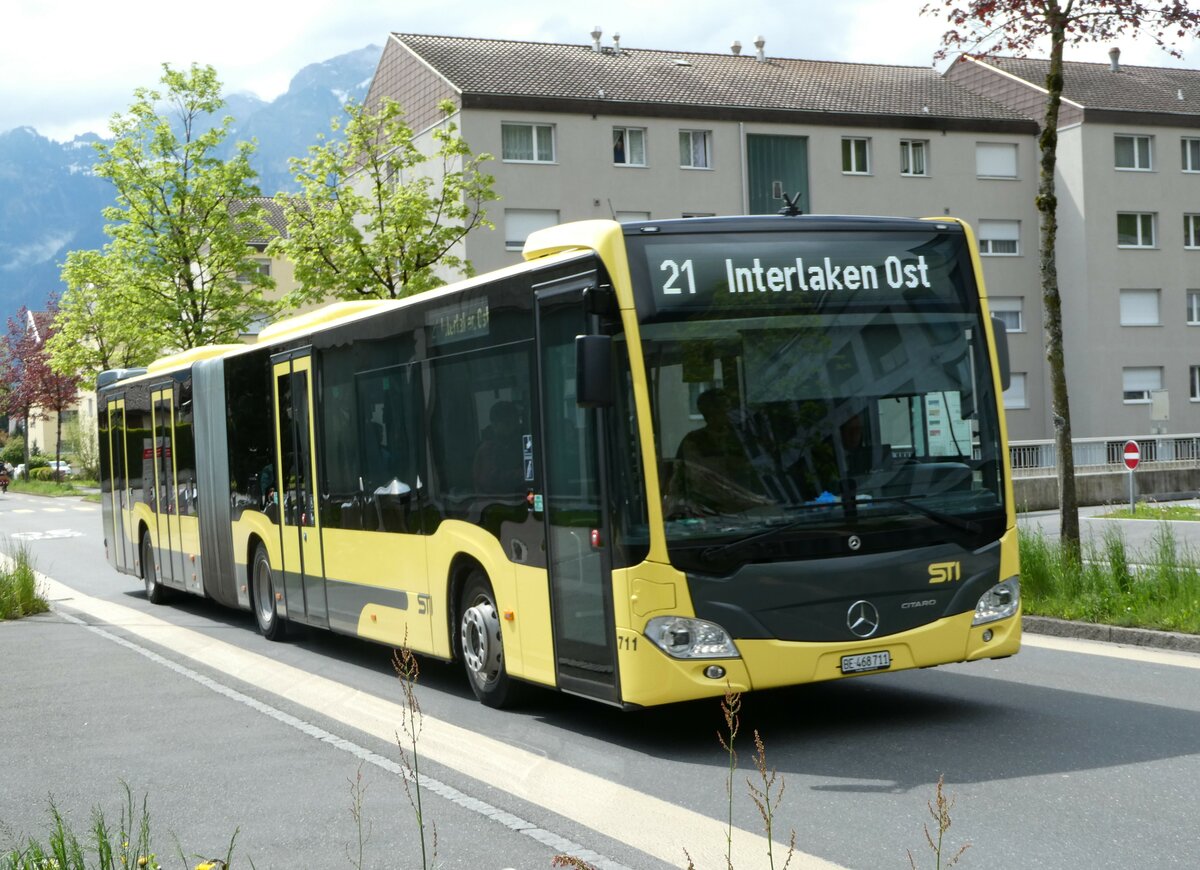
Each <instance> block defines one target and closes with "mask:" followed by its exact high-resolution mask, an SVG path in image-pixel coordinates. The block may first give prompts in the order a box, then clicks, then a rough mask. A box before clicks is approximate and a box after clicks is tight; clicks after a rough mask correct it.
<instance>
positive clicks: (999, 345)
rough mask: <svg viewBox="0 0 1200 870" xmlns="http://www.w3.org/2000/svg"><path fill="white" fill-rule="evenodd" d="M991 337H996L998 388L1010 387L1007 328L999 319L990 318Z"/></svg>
mask: <svg viewBox="0 0 1200 870" xmlns="http://www.w3.org/2000/svg"><path fill="white" fill-rule="evenodd" d="M992 335H994V336H996V362H997V363H998V364H999V365H1000V388H1001V389H1003V390H1007V389H1008V388H1009V387H1011V386H1012V370H1011V368H1010V366H1009V363H1008V327H1006V326H1005V325H1004V321H1003V320H1001V319H1000V318H999V317H993V318H992Z"/></svg>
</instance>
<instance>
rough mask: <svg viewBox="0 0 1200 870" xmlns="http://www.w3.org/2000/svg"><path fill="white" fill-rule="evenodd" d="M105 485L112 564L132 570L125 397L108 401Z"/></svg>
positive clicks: (119, 568)
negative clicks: (110, 511)
mask: <svg viewBox="0 0 1200 870" xmlns="http://www.w3.org/2000/svg"><path fill="white" fill-rule="evenodd" d="M104 449H106V450H107V451H108V472H109V475H108V476H109V479H108V487H109V493H108V495H109V504H110V505H111V509H112V518H111V519H110V521H109V522H110V525H109V528H108V529H107V531H108V540H109V547H110V548H111V550H110V552H111V553H112V558H113V564H114V566H115V567H116V569H117V570H118V571H126V572H132V571H133V570H134V567H133V565H134V558H133V542H132V541H130V540H129V526H128V523H129V495H130V493H129V480H128V470H127V465H128V461H129V455H128V454H129V450H128V447H127V444H126V435H125V400H124V399H110V400H109V402H108V443H107V444H105V445H104Z"/></svg>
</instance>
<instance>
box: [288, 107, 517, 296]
mask: <svg viewBox="0 0 1200 870" xmlns="http://www.w3.org/2000/svg"><path fill="white" fill-rule="evenodd" d="M441 109H442V111H443V112H445V114H446V118H445V120H444V121H443V123H442V124H441V125H440V126H438V127H437V128H435V129H434V130H433V133H432V144H433V146H434V147H433V148H432V150H431V153H430V152H427V151H425V150H422V148H421V144H420V143H418V142H416V141H414V136H413V131H412V128H411V127H409V126H408V124H407V123H405V121H404V116H403V114H404V113H403V110H402V109H401V107H400V105H399V103H397V102H396V101H395V100H391V99H386V98H385V99H384V100H382V101H381V102H380V104H379V106H378V108H377V109H376V110H375V111H373V112H372V111H368V109H367V108H366V107H365V106H363V105H360V104H356V103H351V104H348V105H347V106H346V115H347V119H346V121H345V127H344V136H341V137H331V138H329V139H325V138H322V140H321V142H320V143H319V144H317V145H314V146H313V147H312V148H310V149H309V154H308V156H307V157H304V158H295V159H293V160H292V161H291V165H292V173H293V174H294V175H295V178H296V181H297V182H298V183H299V185H300V187H301V189H302V190H303V196H301V197H289V196H286V195H280V196H279V197H277V201H278V202H279V204H280V205H281V206H282V208H283V210H284V213H285V215H286V216H287V228H288V231H287V236H286V237H280V238H277V239H276V240H275V241H274V242H272V243H271V247H270V248H268V252H269V253H271V254H273V255H282V256H284V257H287V258H288V259H289V260H291V262H292V263H293V264H295V268H296V279H297V281H298V283H299V285H300V286H299V288H298V289H297V290H296V291H294V293H292V294H290V295H289V298H288V300H287V301H288V303H290V304H293V305H301V304H306V303H312V302H319V301H321V300H323V299H327V298H329V297H333V298H336V299H398V298H400V297H402V296H410V295H412V294H413V293H420V292H422V291H424V290H429V289H431V288H433V287H437V286H439V285H441V284H442V283H444V281H443V280H442V279H440V278H439V277H438V276H437V275H436V274H435V267H440V268H441V269H443V270H445V271H459V272H464V273H466V274H468V275H469V274H471V267H470V264H469V263H468V262H467V261H466V260H464V259H463V258H462V257H461V256H460V255H459V253H458V251H460V250H461V248H460V247H459V246H460V243H461V242H462V240H463V239H464V238H465V237H466V235H467V233H469V232H470V231H471V230H473V229H475V228H476V227H488V228H491V227H492V224H491V223H490V222H488V220H487V215H486V213H485V211H484V204H485V203H487V202H489V201H491V200H494V199H497V195H496V194H495V192H494V191H493V190H492V184H493V181H494V179H493V178H492V176H491V175H488V174H487V173H485V172H483V171H482V170H481V166H482V164H483V163H484V162H486V161H488V160H491V159H492V158H491V155H489V154H478V155H473V154H472V153H471V149H470V148H469V147H468V145H467V143H466V142H465V141H463V139H462V137H461V136H459V135H458V128H457V126H456V125H455V124H454V123H453V122H452V121H451V120H450V118H449V116H450V115H451V114H452V113H453V111H454V106H453V104H452V103H450V102H448V101H446V102H443V103H442V104H441ZM331 127H332V131H333V133H335V134H337V133H338V132H339V131H342V129H343V128H342V125H341V124H340V123H339V120H338V119H337V118H334V119H333V122H332V124H331Z"/></svg>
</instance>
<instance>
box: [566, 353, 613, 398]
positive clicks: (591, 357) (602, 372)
mask: <svg viewBox="0 0 1200 870" xmlns="http://www.w3.org/2000/svg"><path fill="white" fill-rule="evenodd" d="M575 402H576V404H578V405H579V407H581V408H607V407H609V406H610V405H612V403H613V383H612V336H610V335H577V336H575Z"/></svg>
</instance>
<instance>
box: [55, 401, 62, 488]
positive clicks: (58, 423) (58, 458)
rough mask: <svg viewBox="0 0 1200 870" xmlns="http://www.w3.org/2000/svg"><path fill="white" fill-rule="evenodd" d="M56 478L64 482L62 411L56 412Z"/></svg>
mask: <svg viewBox="0 0 1200 870" xmlns="http://www.w3.org/2000/svg"><path fill="white" fill-rule="evenodd" d="M54 479H55V480H57V481H58V482H59V483H62V411H56V412H55V414H54Z"/></svg>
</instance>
